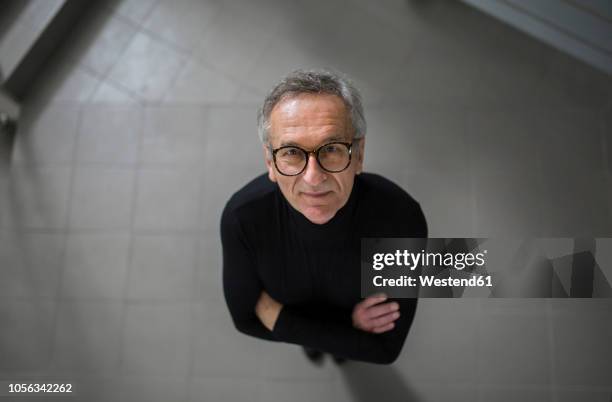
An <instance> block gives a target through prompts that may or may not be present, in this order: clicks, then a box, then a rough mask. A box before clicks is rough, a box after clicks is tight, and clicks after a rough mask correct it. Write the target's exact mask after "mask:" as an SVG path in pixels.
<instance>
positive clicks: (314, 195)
mask: <svg viewBox="0 0 612 402" xmlns="http://www.w3.org/2000/svg"><path fill="white" fill-rule="evenodd" d="M329 194H331V191H320V192H306V191H303V192H302V195H304V196H306V197H308V198H314V199H318V198H323V197H325V196H327V195H329Z"/></svg>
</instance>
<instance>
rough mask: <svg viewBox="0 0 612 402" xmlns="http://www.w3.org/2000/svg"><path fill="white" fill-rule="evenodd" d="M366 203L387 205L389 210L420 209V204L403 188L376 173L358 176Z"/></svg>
mask: <svg viewBox="0 0 612 402" xmlns="http://www.w3.org/2000/svg"><path fill="white" fill-rule="evenodd" d="M356 180H357V181H358V185H359V188H360V191H361V195H362V197H363V199H364V200H365V201H368V202H371V203H375V204H381V205H385V206H386V207H387V208H394V207H395V208H402V209H405V208H420V207H419V203H418V202H417V201H416V200H415V199H414V198H412V196H411V195H410V194H408V193H407V192H406V191H405V190H404V189H403V188H401V187H400V186H398V185H397V184H395V183H394V182H392V181H391V180H389V179H386V178H384V177H383V176H381V175H378V174H375V173H362V174H360V175H359V176H356Z"/></svg>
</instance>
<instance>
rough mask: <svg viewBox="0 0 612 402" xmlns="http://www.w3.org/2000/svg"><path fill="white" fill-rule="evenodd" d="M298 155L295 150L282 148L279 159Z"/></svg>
mask: <svg viewBox="0 0 612 402" xmlns="http://www.w3.org/2000/svg"><path fill="white" fill-rule="evenodd" d="M299 154H300V151H299V150H298V149H297V148H283V149H281V151H280V156H281V157H291V156H298V155H299Z"/></svg>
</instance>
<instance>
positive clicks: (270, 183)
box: [221, 71, 427, 364]
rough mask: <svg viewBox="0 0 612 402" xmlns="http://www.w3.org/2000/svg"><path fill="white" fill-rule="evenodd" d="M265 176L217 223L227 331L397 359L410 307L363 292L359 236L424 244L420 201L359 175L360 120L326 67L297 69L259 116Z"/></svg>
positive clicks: (354, 103)
mask: <svg viewBox="0 0 612 402" xmlns="http://www.w3.org/2000/svg"><path fill="white" fill-rule="evenodd" d="M258 120H259V121H258V123H259V134H260V138H261V140H262V144H263V148H264V153H265V161H266V166H267V170H268V173H267V175H261V176H259V177H257V178H255V179H254V180H253V181H251V182H250V183H248V184H247V185H246V186H245V187H243V188H242V189H241V190H239V191H238V192H237V193H236V194H234V195H233V196H232V198H231V199H230V200H229V202H228V203H227V205H226V207H225V210H224V211H223V215H222V218H221V238H222V243H223V287H224V294H225V298H226V302H227V305H228V308H229V311H230V314H231V316H232V319H233V322H234V324H235V326H236V328H237V329H238V330H239V331H241V332H243V333H245V334H248V335H251V336H255V337H258V338H262V339H267V340H270V341H280V342H288V343H294V344H298V345H302V346H304V348H305V350H306V351H307V354H308V355H309V357H311V358H312V359H313V360H314V359H317V358H319V357H320V352H328V353H331V354H332V355H333V356H334V357H336V358H337V359H338V360H337V361H341V360H343V359H351V360H360V361H366V362H372V363H379V364H389V363H392V362H393V361H395V359H396V358H397V356H398V355H399V353H400V351H401V348H402V346H403V343H404V340H405V338H406V335H407V333H408V329H409V328H410V325H411V323H412V319H413V317H414V312H415V309H416V300H415V299H398V300H394V301H391V300H385V297H384V296H381V295H372V296H370V297H368V298H366V299H364V300H362V299H361V295H360V242H361V238H363V237H427V225H426V222H425V218H424V216H423V213H422V211H421V208H420V206H419V204H418V203H417V202H416V201H414V200H413V199H412V198H411V197H410V196H409V195H408V194H407V193H406V192H404V191H403V190H402V189H401V188H399V187H398V186H396V185H395V184H393V183H392V182H390V181H388V180H386V179H384V178H382V177H380V176H378V175H374V174H367V173H362V167H363V159H364V151H365V134H366V122H365V118H364V113H363V107H362V104H361V100H360V96H359V93H358V92H357V90H356V89H355V88H354V87H353V86H352V85H351V84H350V83H349V82H348V81H347V80H345V79H344V78H342V77H340V76H337V75H335V74H333V73H330V72H325V71H296V72H293V73H291V74H290V75H288V76H287V77H286V78H285V79H283V80H282V81H281V82H280V83H279V84H277V85H276V86H275V87H274V88H273V90H272V91H271V92H270V94H269V95H268V96H267V97H266V99H265V101H264V104H263V107H262V108H261V110H260V113H259V119H258Z"/></svg>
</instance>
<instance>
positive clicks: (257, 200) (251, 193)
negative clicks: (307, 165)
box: [221, 174, 277, 226]
mask: <svg viewBox="0 0 612 402" xmlns="http://www.w3.org/2000/svg"><path fill="white" fill-rule="evenodd" d="M276 189H277V185H276V183H273V182H271V181H270V180H269V179H268V176H267V174H262V175H260V176H257V177H256V178H254V179H253V180H251V181H250V182H249V183H247V184H245V185H244V186H243V187H242V188H241V189H239V190H238V191H236V192H235V193H234V194H233V195H232V196H231V197H230V199H229V201H227V203H226V204H225V208H224V209H223V214H222V217H221V225H222V226H223V225H226V224H232V223H237V222H238V221H241V220H243V219H244V218H255V219H256V218H257V217H261V216H262V215H265V214H266V212H267V211H269V210H270V209H271V208H270V207H271V202H273V200H274V197H275V193H276Z"/></svg>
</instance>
